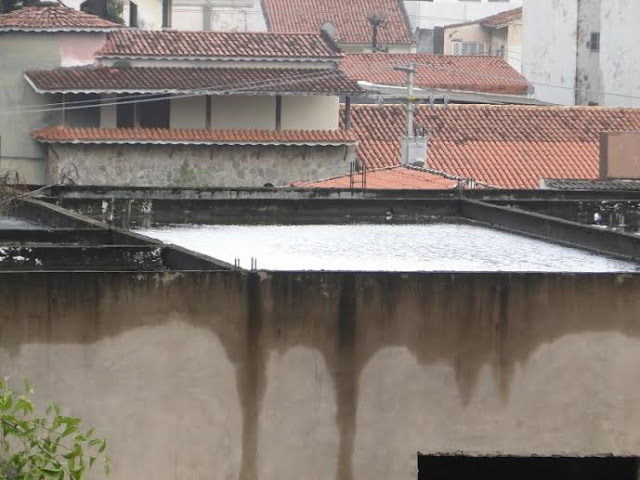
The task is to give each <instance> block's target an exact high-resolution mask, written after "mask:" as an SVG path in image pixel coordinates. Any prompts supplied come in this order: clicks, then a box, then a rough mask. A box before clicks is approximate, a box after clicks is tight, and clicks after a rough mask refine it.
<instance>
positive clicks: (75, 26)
mask: <svg viewBox="0 0 640 480" xmlns="http://www.w3.org/2000/svg"><path fill="white" fill-rule="evenodd" d="M120 27H121V25H118V24H117V23H113V22H110V21H108V20H104V19H102V18H100V17H98V16H96V15H91V14H88V13H85V12H82V11H79V10H74V9H73V8H69V7H66V6H64V5H62V4H61V3H42V4H40V5H38V6H33V7H24V8H20V9H18V10H14V11H12V12H9V13H5V14H4V15H0V32H3V31H4V32H6V31H21V32H94V31H101V32H106V31H112V30H115V29H118V28H120Z"/></svg>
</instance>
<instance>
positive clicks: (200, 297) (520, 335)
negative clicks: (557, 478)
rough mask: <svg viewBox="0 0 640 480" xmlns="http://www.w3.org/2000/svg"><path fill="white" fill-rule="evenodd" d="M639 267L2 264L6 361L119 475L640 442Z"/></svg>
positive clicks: (365, 474) (258, 471)
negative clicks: (557, 270) (282, 268)
mask: <svg viewBox="0 0 640 480" xmlns="http://www.w3.org/2000/svg"><path fill="white" fill-rule="evenodd" d="M639 289H640V276H638V275H615V274H612V275H562V274H560V275H545V274H509V275H507V274H427V275H425V274H410V275H401V274H331V273H314V274H304V273H260V274H255V275H249V276H246V277H245V276H242V275H241V274H238V273H205V272H203V273H175V272H173V273H164V274H163V273H148V274H145V273H135V274H131V273H81V272H75V273H70V272H67V273H4V274H0V304H1V305H3V306H4V308H2V309H1V310H0V324H1V325H2V326H3V328H2V330H1V335H0V362H1V363H2V365H3V374H4V375H10V376H12V377H13V378H14V379H20V378H21V377H28V378H29V379H31V381H32V383H33V384H34V385H35V386H36V387H37V393H36V399H37V400H39V403H40V405H44V404H46V402H48V401H51V400H56V401H58V402H59V403H60V404H62V405H63V406H64V407H65V408H66V409H67V411H69V413H71V414H74V415H79V416H81V417H83V418H85V419H86V421H88V422H89V423H91V424H93V425H95V426H96V427H97V431H98V432H99V433H100V434H102V435H106V437H107V438H108V439H109V441H110V445H111V454H112V457H113V466H112V473H111V476H110V478H112V479H114V480H125V479H130V478H140V477H144V478H147V477H148V478H154V479H158V480H164V479H167V480H169V479H172V480H173V479H175V478H193V479H199V478H211V475H212V472H215V477H216V478H223V479H242V480H245V479H246V480H254V479H262V480H266V479H279V480H288V479H297V478H300V477H304V478H311V479H323V480H324V479H336V480H352V479H359V478H368V479H372V480H387V479H389V478H394V479H400V480H403V479H404V480H415V478H416V452H417V451H420V452H422V453H425V454H429V453H458V452H464V453H468V454H487V455H492V454H502V455H506V454H514V455H532V454H538V455H556V454H564V455H590V454H591V455H592V454H605V453H610V454H615V455H638V454H639V453H640V433H639V432H640V428H639V427H640V410H639V409H638V408H637V405H638V404H639V402H640V388H638V385H637V368H636V365H637V364H638V362H639V361H640V319H639V318H638V315H637V312H638V309H639V308H640V297H639V296H638V294H637V293H638V291H639Z"/></svg>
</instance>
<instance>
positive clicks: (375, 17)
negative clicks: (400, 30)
mask: <svg viewBox="0 0 640 480" xmlns="http://www.w3.org/2000/svg"><path fill="white" fill-rule="evenodd" d="M367 20H368V21H369V24H370V25H371V28H372V29H373V31H372V33H371V53H376V52H377V51H378V28H381V27H382V28H384V27H386V26H387V19H386V17H384V16H383V15H379V14H377V13H371V14H369V15H367Z"/></svg>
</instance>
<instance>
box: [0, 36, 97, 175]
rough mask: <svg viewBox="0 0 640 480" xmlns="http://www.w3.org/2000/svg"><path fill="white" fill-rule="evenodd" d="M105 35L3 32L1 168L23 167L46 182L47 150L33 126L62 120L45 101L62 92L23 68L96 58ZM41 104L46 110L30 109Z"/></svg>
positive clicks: (0, 51)
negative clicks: (44, 86) (30, 79)
mask: <svg viewBox="0 0 640 480" xmlns="http://www.w3.org/2000/svg"><path fill="white" fill-rule="evenodd" d="M104 39H105V36H104V34H102V33H57V34H54V33H27V32H2V33H0V106H2V111H1V112H0V137H1V142H2V143H1V145H0V171H2V170H17V171H18V172H19V173H20V174H21V175H22V176H23V178H24V179H25V181H26V182H27V183H43V182H44V181H45V177H46V161H45V154H44V151H43V149H42V148H41V147H40V146H39V145H38V144H37V143H36V142H35V141H34V140H33V139H32V138H31V136H30V135H29V132H30V131H31V130H33V129H35V128H38V127H42V126H45V125H47V124H52V123H60V121H61V114H60V112H58V111H55V110H53V111H51V110H52V109H51V107H44V105H45V104H51V103H55V102H59V101H60V100H59V97H57V96H54V95H42V94H39V93H36V92H35V91H34V90H33V88H31V86H30V85H29V84H28V83H27V81H26V80H25V79H24V76H23V72H24V71H25V70H29V69H34V68H55V67H59V66H68V65H81V64H86V63H90V61H89V58H90V57H91V56H92V54H93V52H94V50H95V49H97V48H99V47H100V46H101V45H102V43H103V42H104ZM38 106H42V110H43V111H40V112H37V113H24V110H25V108H30V109H35V110H37V109H38ZM47 110H49V111H47Z"/></svg>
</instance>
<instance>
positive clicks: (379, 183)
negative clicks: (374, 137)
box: [293, 166, 458, 190]
mask: <svg viewBox="0 0 640 480" xmlns="http://www.w3.org/2000/svg"><path fill="white" fill-rule="evenodd" d="M364 178H365V179H366V181H365V184H364V188H367V189H389V190H391V189H394V190H395V189H398V190H399V189H403V190H410V189H433V190H443V189H451V188H456V187H457V186H458V182H457V181H456V180H453V179H450V178H447V177H445V176H444V175H439V174H437V173H433V172H429V171H428V170H425V169H422V168H416V167H402V166H397V167H386V168H378V169H374V170H370V171H367V172H366V176H365V177H364ZM362 179H363V177H362V175H361V174H360V173H358V174H356V175H355V176H354V184H353V188H356V189H360V188H363V185H362V182H363V180H362ZM293 186H294V187H298V188H352V184H351V176H350V175H343V176H341V177H335V178H328V179H325V180H319V181H316V182H295V183H293Z"/></svg>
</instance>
